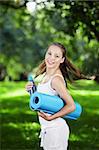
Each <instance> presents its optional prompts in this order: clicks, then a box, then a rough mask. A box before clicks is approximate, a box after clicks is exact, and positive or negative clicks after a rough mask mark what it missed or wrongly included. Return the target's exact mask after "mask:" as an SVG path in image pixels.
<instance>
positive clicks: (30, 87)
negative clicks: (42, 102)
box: [25, 82, 33, 91]
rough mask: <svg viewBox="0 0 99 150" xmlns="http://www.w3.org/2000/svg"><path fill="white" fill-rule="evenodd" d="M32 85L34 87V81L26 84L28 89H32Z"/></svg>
mask: <svg viewBox="0 0 99 150" xmlns="http://www.w3.org/2000/svg"><path fill="white" fill-rule="evenodd" d="M32 87H33V83H32V82H28V83H27V84H26V86H25V88H26V90H27V91H29V90H31V89H32Z"/></svg>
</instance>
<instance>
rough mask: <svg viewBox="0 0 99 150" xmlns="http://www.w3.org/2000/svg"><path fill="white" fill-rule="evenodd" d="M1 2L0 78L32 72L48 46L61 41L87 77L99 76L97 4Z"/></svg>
mask: <svg viewBox="0 0 99 150" xmlns="http://www.w3.org/2000/svg"><path fill="white" fill-rule="evenodd" d="M27 2H28V0H11V1H8V0H5V1H3V0H1V1H0V5H1V6H0V10H1V11H0V33H1V34H0V36H1V38H0V79H3V77H2V76H5V75H6V74H7V75H9V76H11V77H12V78H13V79H16V78H19V75H20V73H22V72H30V71H31V70H32V68H34V67H36V66H37V65H38V64H39V62H40V61H41V60H42V59H43V57H44V53H45V50H46V48H47V46H48V45H49V44H50V43H52V42H54V41H58V42H61V43H63V44H64V45H65V46H66V48H67V49H68V57H69V58H70V59H72V61H73V62H75V64H76V65H77V66H78V67H79V68H80V69H82V70H83V71H84V72H85V73H87V74H98V73H99V70H98V59H99V55H98V53H99V49H98V47H99V44H98V41H99V36H98V34H99V18H98V14H99V5H98V4H99V3H98V1H84V2H82V1H55V0H54V1H51V0H50V1H49V2H48V1H40V2H38V1H36V0H35V2H36V4H37V7H36V11H35V12H33V13H31V14H30V13H29V12H28V10H27V8H26V4H27ZM1 74H2V76H1Z"/></svg>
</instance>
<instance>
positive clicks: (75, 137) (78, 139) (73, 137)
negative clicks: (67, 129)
mask: <svg viewBox="0 0 99 150" xmlns="http://www.w3.org/2000/svg"><path fill="white" fill-rule="evenodd" d="M80 140H81V139H80V137H79V136H77V135H75V134H71V136H70V141H80Z"/></svg>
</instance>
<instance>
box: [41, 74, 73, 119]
mask: <svg viewBox="0 0 99 150" xmlns="http://www.w3.org/2000/svg"><path fill="white" fill-rule="evenodd" d="M52 88H53V89H55V90H56V92H57V93H58V94H59V96H60V97H61V98H62V99H63V100H64V101H65V102H66V105H65V106H64V107H63V108H62V109H61V110H60V111H58V112H57V113H55V114H53V115H51V116H46V115H45V114H44V113H42V112H40V113H39V116H41V117H43V118H44V119H46V120H53V119H55V118H58V117H63V116H65V115H66V114H68V113H71V112H72V111H74V110H75V104H74V101H73V99H72V97H71V95H70V94H69V93H68V91H67V88H66V86H65V85H64V81H63V80H62V78H61V77H59V76H56V77H54V78H53V79H52Z"/></svg>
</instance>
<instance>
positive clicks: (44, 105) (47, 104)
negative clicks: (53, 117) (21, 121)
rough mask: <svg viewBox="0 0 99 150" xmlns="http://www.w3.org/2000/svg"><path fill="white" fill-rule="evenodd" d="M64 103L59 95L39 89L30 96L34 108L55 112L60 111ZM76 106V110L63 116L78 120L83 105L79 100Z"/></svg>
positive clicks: (31, 105)
mask: <svg viewBox="0 0 99 150" xmlns="http://www.w3.org/2000/svg"><path fill="white" fill-rule="evenodd" d="M64 105H65V102H64V100H62V99H61V98H60V97H59V96H52V95H47V94H43V93H39V92H37V91H36V92H34V93H33V94H31V96H30V108H31V109H32V110H37V111H43V112H45V113H48V114H54V113H56V112H58V111H59V110H60V109H61V108H62V107H63V106H64ZM75 106H76V109H75V111H73V112H71V113H69V114H67V115H65V116H64V117H63V118H68V119H73V120H77V119H78V118H79V117H80V115H81V112H82V107H81V105H80V104H79V103H77V102H75Z"/></svg>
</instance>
